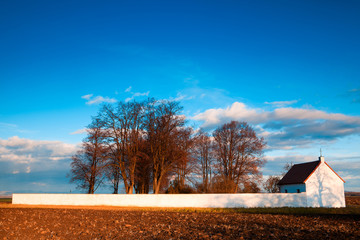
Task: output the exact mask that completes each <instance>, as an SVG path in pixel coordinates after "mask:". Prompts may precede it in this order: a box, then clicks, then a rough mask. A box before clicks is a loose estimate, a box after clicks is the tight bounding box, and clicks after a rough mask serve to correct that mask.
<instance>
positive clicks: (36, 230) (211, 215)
mask: <svg viewBox="0 0 360 240" xmlns="http://www.w3.org/2000/svg"><path fill="white" fill-rule="evenodd" d="M359 222H360V217H359V215H323V216H297V215H271V214H247V213H233V212H225V213H224V212H222V213H221V212H204V211H200V212H199V211H191V212H182V211H178V210H175V209H173V210H172V209H166V211H165V209H163V210H161V209H160V210H159V209H158V210H153V209H136V208H118V207H54V206H47V207H44V206H25V205H22V206H18V205H12V204H0V239H359V238H360V229H359Z"/></svg>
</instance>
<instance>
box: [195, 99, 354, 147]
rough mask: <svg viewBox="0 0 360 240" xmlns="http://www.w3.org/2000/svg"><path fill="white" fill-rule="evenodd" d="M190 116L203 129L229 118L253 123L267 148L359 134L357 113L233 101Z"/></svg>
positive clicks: (213, 126) (224, 121) (304, 144)
mask: <svg viewBox="0 0 360 240" xmlns="http://www.w3.org/2000/svg"><path fill="white" fill-rule="evenodd" d="M192 119H194V120H198V121H202V122H203V123H202V126H201V127H202V128H205V129H214V128H215V127H217V126H219V125H221V124H223V123H226V122H229V121H232V120H236V121H245V122H248V123H249V124H251V125H255V129H256V130H257V131H258V133H259V135H262V136H264V137H266V140H267V141H268V143H269V145H270V147H271V148H273V147H276V148H281V149H291V148H292V147H294V146H306V145H309V144H311V143H312V142H313V141H314V140H316V141H317V143H319V142H321V141H325V142H329V141H334V140H336V139H337V138H340V137H344V136H348V135H352V134H360V117H357V116H349V115H344V114H340V113H327V112H325V111H320V110H316V109H308V108H292V107H286V108H275V109H273V110H271V111H265V110H262V109H258V108H251V107H249V106H247V105H246V104H244V103H242V102H234V103H233V104H232V105H231V106H229V107H227V108H213V109H208V110H206V111H204V112H200V113H198V114H196V115H195V116H194V117H192Z"/></svg>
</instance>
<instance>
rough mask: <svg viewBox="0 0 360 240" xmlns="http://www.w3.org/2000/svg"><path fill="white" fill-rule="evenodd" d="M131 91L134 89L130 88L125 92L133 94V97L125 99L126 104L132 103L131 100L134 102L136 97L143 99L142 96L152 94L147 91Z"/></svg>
mask: <svg viewBox="0 0 360 240" xmlns="http://www.w3.org/2000/svg"><path fill="white" fill-rule="evenodd" d="M131 90H132V87H131V86H130V87H128V88H127V89H126V90H125V92H128V93H131V94H132V96H131V97H128V98H126V99H125V102H130V101H131V100H133V99H134V98H136V97H141V96H149V94H150V91H147V92H143V93H142V92H131Z"/></svg>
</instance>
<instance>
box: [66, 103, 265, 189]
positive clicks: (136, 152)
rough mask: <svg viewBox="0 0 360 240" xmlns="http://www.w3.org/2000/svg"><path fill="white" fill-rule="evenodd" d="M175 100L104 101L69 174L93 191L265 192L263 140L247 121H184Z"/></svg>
mask: <svg viewBox="0 0 360 240" xmlns="http://www.w3.org/2000/svg"><path fill="white" fill-rule="evenodd" d="M181 113H182V107H181V106H180V105H179V103H178V102H176V101H167V100H155V99H148V100H146V101H143V102H136V101H131V102H119V103H116V104H106V105H103V106H102V107H101V108H100V110H99V112H98V114H97V116H95V117H93V120H92V122H91V124H90V125H89V126H88V127H87V137H86V138H85V139H84V140H83V143H82V145H81V148H80V150H79V151H78V152H77V153H76V154H75V155H74V156H73V157H72V163H71V170H70V174H69V177H70V181H71V182H74V183H76V184H77V186H78V187H79V188H81V189H83V190H85V191H87V193H90V194H91V193H94V192H95V191H96V190H97V189H98V188H99V186H101V185H103V184H107V185H108V184H109V183H111V188H112V192H113V193H114V194H117V193H118V192H119V187H120V186H123V187H124V189H125V192H126V193H128V194H131V193H142V194H143V193H149V192H151V191H152V192H153V193H155V194H158V193H191V192H201V193H236V192H259V191H260V187H259V185H260V181H261V176H262V175H261V172H260V168H261V166H263V165H264V163H265V160H264V158H263V149H264V147H265V141H264V139H263V138H259V137H258V136H257V135H256V133H255V131H254V129H253V128H252V127H251V126H249V125H248V124H247V123H246V122H236V121H232V122H230V123H226V124H223V125H222V126H219V127H218V128H217V129H215V130H214V131H213V132H212V133H211V134H210V133H208V132H205V131H204V130H202V129H200V130H197V131H195V130H194V129H193V128H191V127H189V126H187V125H186V119H185V117H184V115H182V114H181Z"/></svg>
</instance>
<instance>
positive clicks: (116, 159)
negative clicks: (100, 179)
mask: <svg viewBox="0 0 360 240" xmlns="http://www.w3.org/2000/svg"><path fill="white" fill-rule="evenodd" d="M144 110H145V108H144V103H137V102H135V101H133V102H127V103H123V102H119V103H118V104H117V106H116V107H115V108H114V107H112V106H111V105H104V106H103V108H102V109H101V110H100V112H99V117H100V118H101V119H102V122H103V124H104V126H105V127H106V128H107V138H106V139H107V144H108V146H109V149H110V152H111V160H112V161H111V164H110V165H109V169H110V171H109V174H108V177H109V178H110V180H111V181H112V182H113V186H114V193H118V186H119V180H122V181H123V183H124V187H125V191H126V193H129V194H131V193H133V191H134V185H135V170H136V164H137V161H138V159H139V158H140V157H141V155H142V153H141V151H140V144H141V142H142V140H143V130H142V124H143V117H144Z"/></svg>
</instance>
